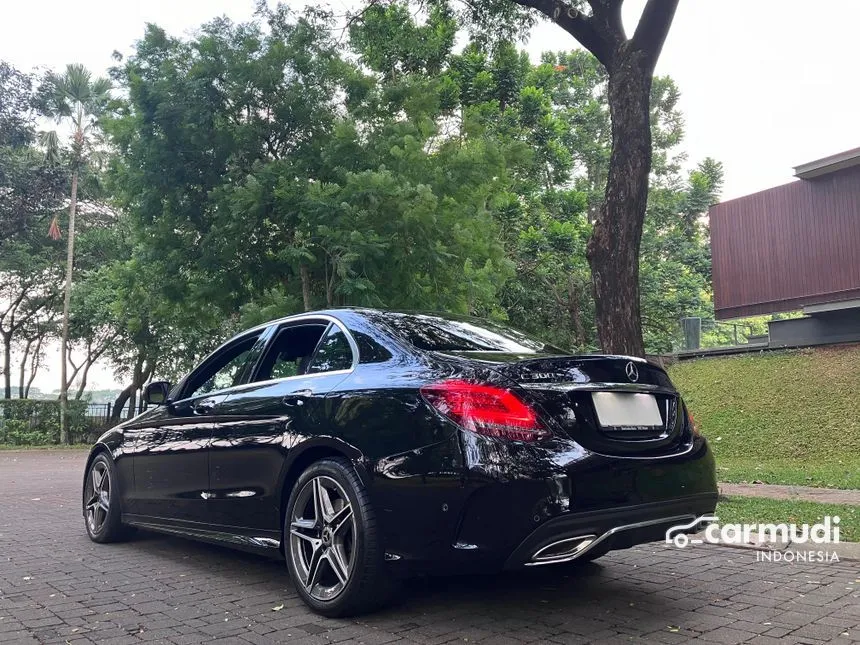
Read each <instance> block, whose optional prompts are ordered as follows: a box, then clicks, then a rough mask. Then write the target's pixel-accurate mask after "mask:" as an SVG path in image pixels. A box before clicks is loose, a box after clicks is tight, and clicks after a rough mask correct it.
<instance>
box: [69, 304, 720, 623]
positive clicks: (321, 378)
mask: <svg viewBox="0 0 860 645" xmlns="http://www.w3.org/2000/svg"><path fill="white" fill-rule="evenodd" d="M145 399H146V401H147V403H148V404H149V405H150V408H149V409H148V410H147V411H146V412H144V413H143V414H141V415H139V416H138V417H136V418H134V419H132V420H130V421H127V422H125V423H123V424H121V425H119V426H117V427H115V428H113V429H111V430H110V431H108V432H106V433H105V434H104V435H103V436H102V437H101V438H99V440H98V442H97V444H96V445H95V446H94V447H93V450H92V453H91V454H90V457H89V459H88V461H87V466H86V471H85V480H84V489H83V513H84V518H85V523H86V529H87V532H88V533H89V536H90V537H91V538H92V539H93V540H95V541H96V542H110V541H114V540H118V539H120V538H121V537H122V536H123V535H124V534H125V532H126V530H127V528H128V527H140V528H145V529H152V530H156V531H163V532H167V533H172V534H177V535H182V536H187V537H193V538H198V539H202V540H207V541H213V542H218V543H221V544H227V545H233V546H235V547H238V548H242V549H247V550H252V551H257V552H262V553H271V554H273V555H277V556H280V553H283V554H284V556H285V557H286V562H287V567H288V569H289V573H290V576H291V577H292V579H293V580H294V581H295V586H296V589H297V591H298V593H299V594H300V596H301V597H302V599H303V600H304V601H305V602H306V603H307V604H308V605H309V606H310V607H311V608H313V609H314V610H316V611H318V612H320V613H322V614H324V615H327V616H341V615H347V614H355V613H359V612H362V611H368V610H370V609H373V608H374V607H377V606H379V605H380V604H381V603H382V602H384V599H385V598H386V595H387V594H386V590H388V589H390V588H391V586H392V581H393V580H397V579H399V578H402V577H403V576H406V575H414V574H416V573H422V572H424V573H444V572H452V573H454V572H457V573H461V572H481V571H493V570H501V569H513V568H519V567H532V566H544V565H551V564H558V563H569V562H581V561H585V560H591V559H594V558H597V557H599V556H601V555H603V554H605V553H606V552H608V551H610V550H612V549H622V548H626V547H630V546H632V545H635V544H639V543H642V542H648V541H653V540H661V539H663V538H664V535H665V532H666V530H667V528H669V527H671V526H673V525H676V524H682V523H687V524H690V525H691V526H692V524H691V520H694V519H696V518H698V517H699V516H701V515H707V514H710V513H711V512H713V511H714V508H715V505H716V501H717V490H716V480H715V469H714V459H713V455H712V453H711V451H710V449H709V448H708V445H707V443H706V442H705V440H704V438H702V437H701V436H700V435H699V434H698V432H697V431H696V429H695V427H694V426H693V423H692V420H691V417H690V416H689V414H688V412H687V410H686V407H685V406H684V403H683V401H682V400H681V397H680V396H679V395H678V392H677V391H676V390H675V388H674V387H673V386H672V383H671V382H670V380H669V377H668V376H667V375H666V373H665V372H664V371H663V370H662V369H661V368H659V367H657V366H655V365H653V364H651V363H648V362H646V361H644V360H641V359H638V358H631V357H626V356H598V355H579V356H571V355H569V354H566V353H565V352H564V351H562V350H559V349H557V348H555V347H552V346H550V345H548V344H546V343H543V342H540V341H538V340H535V339H533V338H530V337H528V336H526V335H524V334H522V333H519V332H517V331H514V330H512V329H509V328H506V327H503V326H499V325H497V324H494V323H490V322H487V321H483V320H476V319H472V318H463V317H456V316H449V315H435V314H433V315H430V314H418V313H395V312H387V311H377V310H370V309H337V310H331V311H322V312H318V313H309V314H302V315H298V316H292V317H289V318H284V319H281V320H276V321H273V322H271V323H267V324H265V325H261V326H259V327H256V328H254V329H250V330H248V331H246V332H244V333H242V334H239V335H238V336H236V337H235V338H233V339H231V340H230V341H228V342H227V343H225V344H224V345H222V346H221V347H220V348H219V349H217V350H216V351H215V352H214V353H212V354H211V355H210V356H209V357H208V358H206V359H205V360H204V361H203V362H202V363H201V364H200V366H199V367H198V368H197V369H195V370H194V371H192V372H191V373H190V374H189V375H188V376H186V377H185V378H184V379H182V381H180V382H179V383H178V384H176V385H174V386H170V385H169V384H168V383H165V382H155V383H151V384H150V385H149V386H148V387H147V388H146V392H145ZM688 530H690V531H692V530H693V529H692V528H690V529H688ZM279 552H280V553H279Z"/></svg>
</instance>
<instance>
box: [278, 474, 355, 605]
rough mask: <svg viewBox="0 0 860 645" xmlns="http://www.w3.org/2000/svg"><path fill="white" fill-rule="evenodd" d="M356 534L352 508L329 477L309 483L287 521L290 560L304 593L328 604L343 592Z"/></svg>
mask: <svg viewBox="0 0 860 645" xmlns="http://www.w3.org/2000/svg"><path fill="white" fill-rule="evenodd" d="M357 539H358V533H357V530H356V524H355V514H354V513H353V509H352V504H350V501H349V497H348V496H347V494H346V491H345V490H344V489H343V487H342V486H341V485H340V484H338V483H337V482H336V481H335V480H334V479H332V478H331V477H327V476H325V475H319V476H317V477H314V478H312V479H310V480H308V481H307V482H306V483H305V485H304V486H303V487H302V489H301V490H300V491H299V494H298V496H297V497H296V503H295V505H294V506H293V517H292V518H291V520H290V557H291V558H292V560H293V565H294V567H295V570H296V571H297V572H298V574H299V577H300V580H298V583H300V584H301V585H303V586H304V588H305V590H306V591H307V593H308V594H309V595H310V596H311V597H313V598H315V599H317V600H320V601H330V600H333V599H334V598H336V597H337V596H339V595H340V594H341V593H342V592H343V590H344V589H345V588H346V585H347V583H348V582H349V579H350V576H351V575H352V572H353V568H354V559H355V557H354V556H355V551H356V541H357Z"/></svg>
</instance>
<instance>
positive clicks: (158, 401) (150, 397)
mask: <svg viewBox="0 0 860 645" xmlns="http://www.w3.org/2000/svg"><path fill="white" fill-rule="evenodd" d="M168 394H170V383H168V382H167V381H153V382H152V383H150V384H149V385H147V386H146V389H145V390H144V391H143V400H144V401H146V404H147V405H164V404H165V403H166V402H167V395H168Z"/></svg>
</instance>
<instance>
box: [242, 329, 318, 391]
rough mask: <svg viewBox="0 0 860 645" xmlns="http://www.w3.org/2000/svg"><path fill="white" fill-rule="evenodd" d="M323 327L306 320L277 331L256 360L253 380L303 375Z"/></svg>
mask: <svg viewBox="0 0 860 645" xmlns="http://www.w3.org/2000/svg"><path fill="white" fill-rule="evenodd" d="M326 327H327V325H326V324H321V323H308V324H300V325H290V326H287V327H284V328H282V329H281V330H279V331H278V332H277V335H276V336H275V339H274V341H272V343H271V345H270V346H269V348H268V349H267V350H266V353H265V355H264V356H263V360H262V361H261V362H260V369H259V370H257V374H256V376H255V377H254V382H257V381H268V380H271V379H279V378H286V377H288V376H297V375H299V374H304V373H305V372H306V371H307V367H308V364H309V363H310V360H311V356H312V355H313V353H314V350H315V349H316V347H317V345H318V344H319V342H320V338H322V336H323V334H324V333H325V330H326Z"/></svg>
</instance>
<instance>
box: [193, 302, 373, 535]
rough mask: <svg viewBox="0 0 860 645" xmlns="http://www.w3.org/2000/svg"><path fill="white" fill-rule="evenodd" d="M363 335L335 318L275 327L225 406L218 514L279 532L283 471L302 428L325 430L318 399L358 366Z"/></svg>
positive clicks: (218, 436) (214, 484) (216, 449)
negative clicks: (351, 333) (357, 338)
mask: <svg viewBox="0 0 860 645" xmlns="http://www.w3.org/2000/svg"><path fill="white" fill-rule="evenodd" d="M356 361H357V350H356V348H355V343H354V341H352V339H351V338H349V337H348V335H347V333H346V331H345V329H343V328H342V327H341V326H340V325H339V324H338V323H336V322H335V321H333V320H329V319H324V318H313V317H310V318H306V319H301V320H296V321H290V322H288V323H285V324H282V325H279V326H277V327H276V329H274V330H273V333H272V334H271V337H270V341H269V343H268V345H267V347H266V349H265V350H264V351H263V354H262V357H261V359H260V360H259V362H258V364H257V365H256V366H255V368H254V369H253V373H252V376H251V378H250V379H249V382H248V383H247V384H246V385H243V386H241V387H238V388H236V389H235V390H234V391H233V393H231V395H230V396H229V397H228V399H227V400H226V401H225V402H224V403H223V404H222V406H221V415H220V417H219V418H220V419H221V422H219V423H218V424H217V426H216V427H215V429H214V434H213V436H212V444H211V452H210V461H209V473H210V485H211V489H212V490H211V492H212V498H211V500H210V502H211V509H212V517H213V521H214V522H215V523H216V524H219V525H222V526H229V527H235V528H236V532H240V533H243V534H245V535H249V536H252V537H255V538H266V539H279V536H280V530H281V526H280V506H279V500H280V493H281V491H280V490H279V488H278V487H279V486H280V481H281V472H282V468H283V466H284V463H285V457H286V454H287V451H288V450H289V449H290V447H291V445H292V444H293V443H294V441H295V438H296V436H298V435H301V434H306V433H312V432H315V431H317V429H318V426H319V421H320V420H319V419H318V418H317V417H316V416H315V414H316V409H317V408H316V405H315V404H316V403H318V401H319V399H320V397H324V396H325V394H326V393H328V392H330V391H331V390H332V389H333V388H335V387H336V386H337V384H338V383H340V382H341V381H342V380H343V379H344V378H346V377H347V375H348V374H349V373H350V372H351V371H352V369H353V367H354V365H355V363H356Z"/></svg>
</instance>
